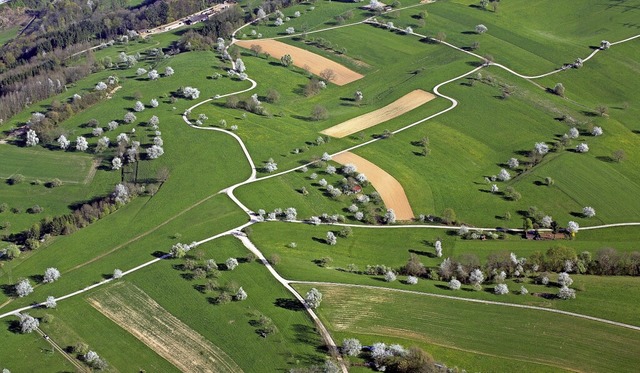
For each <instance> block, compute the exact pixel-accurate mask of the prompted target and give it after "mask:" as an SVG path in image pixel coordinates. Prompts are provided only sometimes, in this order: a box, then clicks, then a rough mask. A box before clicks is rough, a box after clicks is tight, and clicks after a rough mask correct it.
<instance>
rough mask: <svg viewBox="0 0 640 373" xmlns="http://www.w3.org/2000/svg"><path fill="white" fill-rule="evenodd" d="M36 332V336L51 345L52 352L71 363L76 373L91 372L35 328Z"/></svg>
mask: <svg viewBox="0 0 640 373" xmlns="http://www.w3.org/2000/svg"><path fill="white" fill-rule="evenodd" d="M36 332H38V334H40V336H41V337H42V338H44V339H45V340H46V341H47V342H49V344H51V346H52V347H53V349H54V350H56V351H58V352H59V353H60V354H61V355H62V356H64V358H65V359H67V360H68V361H69V362H71V365H73V366H74V367H76V369H78V371H80V372H91V370H90V369H89V368H88V367H86V366H84V365H83V364H82V363H80V362H79V361H78V360H76V359H74V358H73V357H71V356H69V354H68V353H67V352H66V351H65V350H63V349H62V347H60V345H59V344H57V343H56V342H55V341H54V340H53V339H51V337H49V336H48V335H46V334H45V333H44V332H43V331H42V330H41V329H40V328H36Z"/></svg>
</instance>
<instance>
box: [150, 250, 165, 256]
mask: <svg viewBox="0 0 640 373" xmlns="http://www.w3.org/2000/svg"><path fill="white" fill-rule="evenodd" d="M167 254H168V253H165V252H164V251H160V250H156V251H154V252H153V253H152V254H151V255H152V256H153V257H155V258H162V257H163V256H165V255H167Z"/></svg>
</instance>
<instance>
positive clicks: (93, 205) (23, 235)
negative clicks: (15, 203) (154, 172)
mask: <svg viewBox="0 0 640 373" xmlns="http://www.w3.org/2000/svg"><path fill="white" fill-rule="evenodd" d="M139 193H140V187H139V186H138V185H134V184H118V185H117V186H116V188H115V191H114V193H113V194H111V195H109V196H105V197H100V198H96V199H95V200H94V201H92V202H88V203H85V204H82V205H80V206H78V207H76V208H75V210H74V211H73V212H72V213H70V214H66V215H61V216H55V217H46V218H44V219H42V220H41V221H39V222H37V223H34V224H33V225H32V226H31V228H29V229H27V230H24V231H22V232H19V233H14V234H11V235H8V236H6V237H4V239H5V240H8V241H11V242H14V243H16V244H19V245H24V247H25V248H26V249H30V250H34V249H37V248H38V247H39V246H40V242H41V239H43V238H45V239H46V238H47V237H51V236H59V235H68V234H71V233H73V232H75V231H77V230H78V229H80V228H84V227H86V226H87V225H89V224H91V223H93V222H95V221H96V220H98V219H101V218H103V217H104V216H106V215H109V214H111V213H112V212H115V211H116V210H117V209H118V207H119V205H121V204H124V203H127V202H128V201H129V200H130V198H132V197H134V196H136V195H138V194H139Z"/></svg>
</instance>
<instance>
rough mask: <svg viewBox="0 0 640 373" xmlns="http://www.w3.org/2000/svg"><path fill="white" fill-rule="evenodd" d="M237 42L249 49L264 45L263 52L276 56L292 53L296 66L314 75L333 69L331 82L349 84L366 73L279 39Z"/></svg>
mask: <svg viewBox="0 0 640 373" xmlns="http://www.w3.org/2000/svg"><path fill="white" fill-rule="evenodd" d="M236 44H237V45H238V46H240V47H242V48H247V49H249V48H251V46H252V45H259V46H260V47H262V53H269V54H270V55H271V57H274V58H281V57H282V56H284V55H285V54H290V55H291V57H292V58H293V64H294V65H295V66H297V67H300V68H303V69H304V68H308V69H309V72H311V73H312V74H314V75H320V73H321V72H322V71H323V70H325V69H331V70H333V72H334V73H335V74H336V77H335V79H334V80H332V81H331V82H332V83H334V84H336V85H345V84H349V83H351V82H353V81H356V80H358V79H361V78H363V77H364V75H362V74H359V73H357V72H355V71H353V70H351V69H348V68H346V67H345V66H343V65H341V64H339V63H337V62H334V61H331V60H330V59H328V58H325V57H322V56H320V55H318V54H315V53H312V52H309V51H307V50H304V49H302V48H298V47H294V46H293V45H289V44H285V43H282V42H280V41H277V40H269V39H264V40H239V41H237V42H236Z"/></svg>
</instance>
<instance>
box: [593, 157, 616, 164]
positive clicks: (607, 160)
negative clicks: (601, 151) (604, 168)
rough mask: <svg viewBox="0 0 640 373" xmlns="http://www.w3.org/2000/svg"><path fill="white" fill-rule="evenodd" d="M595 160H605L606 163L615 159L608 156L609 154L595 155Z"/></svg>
mask: <svg viewBox="0 0 640 373" xmlns="http://www.w3.org/2000/svg"><path fill="white" fill-rule="evenodd" d="M596 159H597V160H599V161H602V162H606V163H614V162H615V159H613V158H611V157H609V156H597V157H596Z"/></svg>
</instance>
